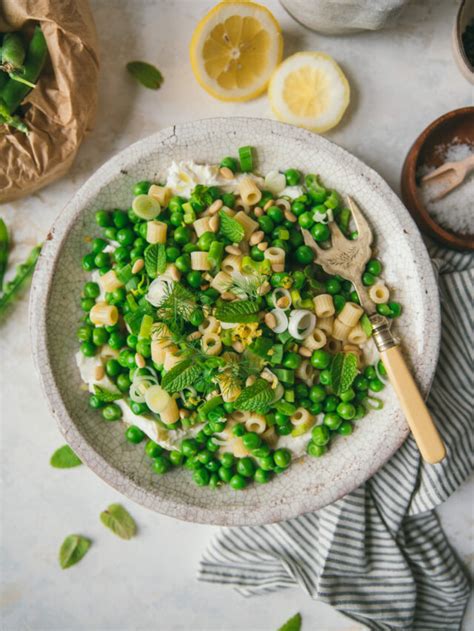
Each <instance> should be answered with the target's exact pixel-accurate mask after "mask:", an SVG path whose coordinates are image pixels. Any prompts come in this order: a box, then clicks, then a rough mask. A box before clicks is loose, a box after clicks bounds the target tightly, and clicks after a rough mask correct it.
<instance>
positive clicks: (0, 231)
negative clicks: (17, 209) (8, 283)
mask: <svg viewBox="0 0 474 631" xmlns="http://www.w3.org/2000/svg"><path fill="white" fill-rule="evenodd" d="M8 241H9V239H8V230H7V227H6V225H5V222H4V221H3V219H2V218H1V217H0V291H1V290H2V288H3V277H4V276H5V272H6V271H7V264H8Z"/></svg>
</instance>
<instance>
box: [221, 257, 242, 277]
mask: <svg viewBox="0 0 474 631" xmlns="http://www.w3.org/2000/svg"><path fill="white" fill-rule="evenodd" d="M241 267H242V257H241V256H238V255H237V254H231V255H230V256H226V257H225V259H224V260H223V261H222V264H221V268H222V270H223V271H224V272H226V274H232V272H240V270H241Z"/></svg>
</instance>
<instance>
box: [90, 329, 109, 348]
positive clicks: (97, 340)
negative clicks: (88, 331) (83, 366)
mask: <svg viewBox="0 0 474 631" xmlns="http://www.w3.org/2000/svg"><path fill="white" fill-rule="evenodd" d="M108 339H109V334H108V333H107V331H106V330H105V329H104V328H103V327H96V328H95V329H94V330H93V331H92V341H93V342H94V344H95V345H96V346H103V345H104V344H107V341H108Z"/></svg>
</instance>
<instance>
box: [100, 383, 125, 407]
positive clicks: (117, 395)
mask: <svg viewBox="0 0 474 631" xmlns="http://www.w3.org/2000/svg"><path fill="white" fill-rule="evenodd" d="M94 394H95V396H96V397H97V398H98V399H99V401H102V403H111V402H112V401H117V400H118V399H123V392H111V391H110V390H106V389H105V388H101V387H100V386H94Z"/></svg>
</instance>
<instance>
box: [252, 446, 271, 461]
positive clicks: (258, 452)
mask: <svg viewBox="0 0 474 631" xmlns="http://www.w3.org/2000/svg"><path fill="white" fill-rule="evenodd" d="M270 453H271V449H270V447H269V446H268V445H266V444H265V443H262V444H261V445H260V447H257V448H256V449H252V454H253V455H254V456H255V458H265V457H266V456H269V455H270Z"/></svg>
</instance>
